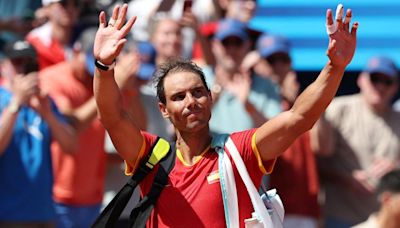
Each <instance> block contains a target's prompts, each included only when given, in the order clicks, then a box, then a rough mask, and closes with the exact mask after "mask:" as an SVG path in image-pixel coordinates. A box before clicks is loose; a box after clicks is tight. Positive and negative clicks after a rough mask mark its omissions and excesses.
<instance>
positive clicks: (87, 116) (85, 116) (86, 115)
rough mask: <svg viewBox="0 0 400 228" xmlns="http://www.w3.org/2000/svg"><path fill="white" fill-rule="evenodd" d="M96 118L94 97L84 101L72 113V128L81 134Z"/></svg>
mask: <svg viewBox="0 0 400 228" xmlns="http://www.w3.org/2000/svg"><path fill="white" fill-rule="evenodd" d="M96 116H97V107H96V101H95V99H94V97H92V98H91V99H89V100H88V101H86V103H84V104H83V105H81V106H80V107H79V108H77V109H76V110H75V111H74V112H73V113H72V118H73V119H74V123H73V125H74V128H75V129H76V130H77V131H78V132H81V131H83V130H85V129H86V128H87V127H89V126H90V124H91V123H92V122H93V120H94V119H95V118H96Z"/></svg>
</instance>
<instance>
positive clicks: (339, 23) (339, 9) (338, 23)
mask: <svg viewBox="0 0 400 228" xmlns="http://www.w3.org/2000/svg"><path fill="white" fill-rule="evenodd" d="M343 11H344V9H343V5H342V4H339V5H338V6H337V7H336V15H335V19H336V27H337V28H339V29H340V28H342V26H343Z"/></svg>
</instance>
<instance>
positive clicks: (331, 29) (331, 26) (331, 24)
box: [326, 4, 352, 35]
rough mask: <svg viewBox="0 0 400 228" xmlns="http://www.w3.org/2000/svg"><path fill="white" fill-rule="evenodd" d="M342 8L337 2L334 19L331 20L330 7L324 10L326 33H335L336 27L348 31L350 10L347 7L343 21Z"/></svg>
mask: <svg viewBox="0 0 400 228" xmlns="http://www.w3.org/2000/svg"><path fill="white" fill-rule="evenodd" d="M343 13H344V8H343V5H342V4H339V5H338V6H337V8H336V14H335V21H333V15H332V11H331V10H330V9H328V10H327V12H326V32H327V33H328V35H331V34H333V33H335V32H336V31H337V30H338V29H340V30H344V31H349V27H350V22H351V17H352V11H351V10H350V9H348V10H347V11H346V15H345V18H344V22H343Z"/></svg>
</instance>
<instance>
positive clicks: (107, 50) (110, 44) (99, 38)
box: [93, 4, 136, 65]
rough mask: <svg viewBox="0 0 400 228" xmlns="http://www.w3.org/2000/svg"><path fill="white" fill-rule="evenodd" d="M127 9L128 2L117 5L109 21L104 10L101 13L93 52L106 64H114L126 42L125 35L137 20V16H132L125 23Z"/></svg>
mask: <svg viewBox="0 0 400 228" xmlns="http://www.w3.org/2000/svg"><path fill="white" fill-rule="evenodd" d="M127 10H128V5H127V4H124V5H123V6H122V7H120V6H119V5H116V6H115V7H114V10H113V13H112V16H111V18H110V20H109V22H108V23H107V22H106V15H105V13H104V11H102V12H101V13H100V15H99V28H98V30H97V33H96V37H95V40H94V47H93V54H94V57H95V58H96V59H97V60H99V61H100V62H102V63H104V64H107V65H109V64H112V63H113V61H114V60H115V59H116V58H117V56H118V55H119V53H120V52H121V50H122V48H123V46H124V44H125V42H126V38H125V36H126V35H127V34H128V32H129V31H130V30H131V28H132V26H133V24H134V22H135V20H136V17H131V18H130V19H129V20H128V21H127V22H126V23H125V20H126V12H127Z"/></svg>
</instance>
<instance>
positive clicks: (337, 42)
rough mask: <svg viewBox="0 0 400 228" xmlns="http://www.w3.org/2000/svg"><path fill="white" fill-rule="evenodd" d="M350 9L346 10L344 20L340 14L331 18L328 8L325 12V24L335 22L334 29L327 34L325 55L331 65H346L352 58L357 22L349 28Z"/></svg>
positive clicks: (328, 24)
mask: <svg viewBox="0 0 400 228" xmlns="http://www.w3.org/2000/svg"><path fill="white" fill-rule="evenodd" d="M351 17H352V11H351V10H350V9H348V10H347V12H346V15H345V20H344V21H343V18H342V15H339V17H338V18H336V20H335V22H334V20H333V15H332V11H331V10H328V11H327V13H326V23H327V26H331V25H333V23H336V28H337V29H336V31H335V32H334V33H332V34H329V46H328V50H327V55H328V57H329V59H330V61H331V62H332V64H333V65H337V66H344V67H345V66H347V65H348V64H349V63H350V62H351V60H352V59H353V56H354V52H355V49H356V33H357V28H358V23H357V22H355V23H354V24H353V25H352V26H351V29H350V22H351Z"/></svg>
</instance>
